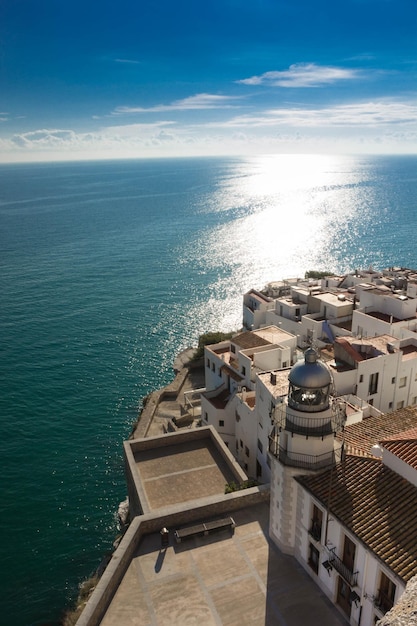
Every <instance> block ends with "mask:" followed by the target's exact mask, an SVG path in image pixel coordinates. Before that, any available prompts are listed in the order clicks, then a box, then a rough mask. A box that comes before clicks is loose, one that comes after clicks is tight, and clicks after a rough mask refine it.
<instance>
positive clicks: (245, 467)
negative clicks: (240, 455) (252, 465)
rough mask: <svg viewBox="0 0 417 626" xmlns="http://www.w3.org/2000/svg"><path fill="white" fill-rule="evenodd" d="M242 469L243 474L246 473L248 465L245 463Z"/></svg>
mask: <svg viewBox="0 0 417 626" xmlns="http://www.w3.org/2000/svg"><path fill="white" fill-rule="evenodd" d="M243 468H244V470H245V472H247V471H248V464H247V463H245V464H244V466H243Z"/></svg>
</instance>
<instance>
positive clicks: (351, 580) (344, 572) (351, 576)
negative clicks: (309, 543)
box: [329, 548, 359, 587]
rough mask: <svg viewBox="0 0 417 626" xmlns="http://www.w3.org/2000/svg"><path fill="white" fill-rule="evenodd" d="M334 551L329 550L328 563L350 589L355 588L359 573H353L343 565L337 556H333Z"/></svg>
mask: <svg viewBox="0 0 417 626" xmlns="http://www.w3.org/2000/svg"><path fill="white" fill-rule="evenodd" d="M334 550H335V549H334V548H333V549H332V550H329V563H330V565H331V566H332V567H334V569H335V570H336V571H337V572H339V574H340V575H341V576H342V578H344V579H345V581H346V582H347V583H348V585H349V586H350V587H356V585H357V584H358V574H359V572H354V571H353V570H352V569H351V568H350V567H349V566H348V565H346V564H345V563H343V561H342V559H340V558H339V557H338V556H337V554H335V551H334Z"/></svg>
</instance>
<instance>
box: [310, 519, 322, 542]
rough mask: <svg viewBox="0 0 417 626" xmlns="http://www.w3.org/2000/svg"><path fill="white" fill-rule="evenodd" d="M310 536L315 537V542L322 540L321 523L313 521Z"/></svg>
mask: <svg viewBox="0 0 417 626" xmlns="http://www.w3.org/2000/svg"><path fill="white" fill-rule="evenodd" d="M308 534H309V535H310V536H311V537H313V539H314V540H315V541H320V539H321V522H319V521H317V520H315V519H312V520H311V526H310V528H309V530H308Z"/></svg>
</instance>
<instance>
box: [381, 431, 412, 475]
mask: <svg viewBox="0 0 417 626" xmlns="http://www.w3.org/2000/svg"><path fill="white" fill-rule="evenodd" d="M382 445H383V446H384V448H385V449H386V450H388V451H389V452H391V453H392V454H395V456H396V457H398V458H399V459H401V460H402V461H404V463H407V465H410V466H411V467H413V468H414V469H417V439H415V438H414V439H397V440H396V441H395V440H391V441H383V442H382Z"/></svg>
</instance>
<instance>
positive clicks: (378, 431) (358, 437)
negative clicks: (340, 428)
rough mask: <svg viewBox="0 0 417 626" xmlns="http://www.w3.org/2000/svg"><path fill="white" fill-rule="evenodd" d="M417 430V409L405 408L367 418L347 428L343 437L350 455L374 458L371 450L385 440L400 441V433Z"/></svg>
mask: <svg viewBox="0 0 417 626" xmlns="http://www.w3.org/2000/svg"><path fill="white" fill-rule="evenodd" d="M410 428H413V429H414V428H417V407H411V406H408V407H405V408H403V409H398V410H397V411H393V412H392V413H385V414H384V415H378V416H376V417H367V418H365V419H363V420H362V421H361V422H358V423H357V424H351V425H350V426H346V427H345V430H344V433H343V434H342V435H341V437H343V438H344V441H345V450H346V452H348V453H349V454H359V455H361V456H372V455H371V448H372V446H373V445H374V444H376V443H381V442H382V441H384V440H391V439H398V437H399V435H400V433H403V432H404V431H407V430H409V429H410Z"/></svg>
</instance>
